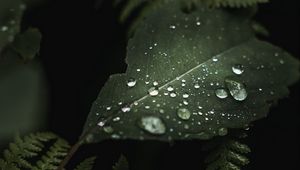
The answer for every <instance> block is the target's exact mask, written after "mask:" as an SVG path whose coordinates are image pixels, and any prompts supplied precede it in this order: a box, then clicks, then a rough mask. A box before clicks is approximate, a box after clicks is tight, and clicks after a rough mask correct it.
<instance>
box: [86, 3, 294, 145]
mask: <svg viewBox="0 0 300 170" xmlns="http://www.w3.org/2000/svg"><path fill="white" fill-rule="evenodd" d="M176 2H177V3H176ZM172 3H173V4H172V5H170V4H165V5H163V6H162V7H161V8H159V9H157V10H156V11H155V12H153V13H150V14H149V15H148V16H147V17H146V19H145V20H144V21H143V22H142V23H141V25H140V27H139V28H138V29H137V30H136V32H135V35H134V37H133V38H132V39H131V40H130V41H129V43H128V47H127V58H126V62H127V64H128V68H127V71H126V73H124V74H116V75H112V76H111V77H110V78H109V80H108V81H107V83H106V84H105V86H104V87H103V89H102V90H101V92H100V94H99V96H98V98H97V99H96V101H95V103H94V104H93V106H92V110H91V112H90V115H89V117H88V119H87V122H86V125H85V128H84V132H83V136H88V139H89V140H87V142H98V141H102V140H105V139H109V138H113V139H128V138H130V139H138V140H139V139H140V140H142V139H155V140H162V141H170V140H185V139H210V138H212V137H214V136H224V135H226V134H227V132H228V130H227V129H228V128H242V127H244V126H245V125H246V124H249V123H250V122H252V121H255V120H258V119H260V118H263V117H265V116H267V113H268V111H269V108H270V103H272V102H275V101H277V100H278V99H279V98H282V97H285V96H287V95H288V89H287V86H288V85H291V84H292V83H294V82H295V81H297V80H298V77H299V72H298V69H299V61H298V60H296V59H294V58H293V57H291V56H290V55H289V54H288V53H286V52H284V51H283V50H282V49H280V48H278V47H275V46H273V45H271V44H269V43H267V42H264V41H260V40H258V39H256V38H255V33H254V31H253V29H252V26H251V24H252V21H251V19H250V18H249V15H234V14H233V13H231V12H229V11H227V10H224V9H209V8H205V7H202V8H199V9H197V10H196V11H194V12H193V13H190V14H186V13H184V12H182V10H181V6H180V3H179V2H178V1H172ZM174 3H175V4H174ZM107 129H109V130H107ZM87 134H89V135H87Z"/></svg>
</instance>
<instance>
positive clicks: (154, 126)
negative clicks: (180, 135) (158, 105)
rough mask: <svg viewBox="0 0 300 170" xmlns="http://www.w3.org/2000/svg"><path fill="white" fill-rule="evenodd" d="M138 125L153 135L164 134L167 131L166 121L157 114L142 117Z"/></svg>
mask: <svg viewBox="0 0 300 170" xmlns="http://www.w3.org/2000/svg"><path fill="white" fill-rule="evenodd" d="M138 125H139V127H140V128H142V129H144V130H145V131H147V132H149V133H151V134H153V135H162V134H164V133H165V132H166V125H165V124H164V122H163V121H162V120H161V119H160V118H159V117H156V116H145V117H142V118H141V119H140V120H139V122H138Z"/></svg>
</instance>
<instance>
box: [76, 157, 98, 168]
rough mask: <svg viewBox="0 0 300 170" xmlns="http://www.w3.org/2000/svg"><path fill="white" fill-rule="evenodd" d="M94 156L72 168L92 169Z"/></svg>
mask: <svg viewBox="0 0 300 170" xmlns="http://www.w3.org/2000/svg"><path fill="white" fill-rule="evenodd" d="M95 159H96V157H90V158H87V159H85V160H84V161H82V162H81V163H80V164H79V165H78V166H77V167H76V168H75V169H74V170H92V169H93V165H94V162H95Z"/></svg>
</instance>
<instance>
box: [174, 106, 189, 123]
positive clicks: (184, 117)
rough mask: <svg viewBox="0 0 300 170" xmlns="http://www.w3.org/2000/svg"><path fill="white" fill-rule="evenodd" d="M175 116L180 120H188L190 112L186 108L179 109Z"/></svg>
mask: <svg viewBox="0 0 300 170" xmlns="http://www.w3.org/2000/svg"><path fill="white" fill-rule="evenodd" d="M177 116H178V117H179V118H180V119H182V120H188V119H190V117H191V112H190V111H189V110H188V109H186V108H180V109H178V110H177Z"/></svg>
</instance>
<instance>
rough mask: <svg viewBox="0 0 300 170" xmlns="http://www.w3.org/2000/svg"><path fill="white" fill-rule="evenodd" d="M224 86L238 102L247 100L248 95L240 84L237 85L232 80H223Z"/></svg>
mask: <svg viewBox="0 0 300 170" xmlns="http://www.w3.org/2000/svg"><path fill="white" fill-rule="evenodd" d="M225 83H226V86H227V88H228V90H229V92H230V94H231V96H232V97H233V98H234V99H235V100H238V101H243V100H245V99H246V98H247V96H248V94H247V91H246V89H245V85H244V84H242V83H239V82H237V81H234V80H229V79H226V80H225Z"/></svg>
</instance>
